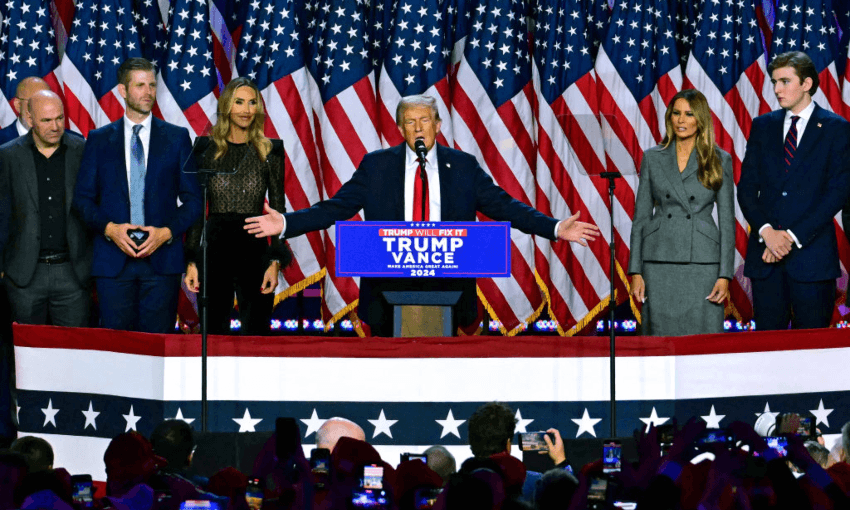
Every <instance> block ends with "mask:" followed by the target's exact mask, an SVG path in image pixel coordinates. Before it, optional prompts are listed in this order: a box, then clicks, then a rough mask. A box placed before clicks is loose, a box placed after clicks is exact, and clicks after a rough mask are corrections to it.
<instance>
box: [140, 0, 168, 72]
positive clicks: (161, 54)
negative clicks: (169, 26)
mask: <svg viewBox="0 0 850 510" xmlns="http://www.w3.org/2000/svg"><path fill="white" fill-rule="evenodd" d="M133 19H134V20H135V21H136V28H137V29H138V33H139V41H140V42H141V44H142V56H143V57H145V58H146V59H148V60H150V61H151V62H153V64H154V66H156V68H157V69H160V68H161V67H162V64H163V62H164V61H165V57H166V54H167V52H168V33H167V32H166V30H165V20H164V18H163V16H162V10H161V9H160V8H159V5H158V4H157V2H156V0H139V3H138V5H137V6H136V9H135V11H134V13H133Z"/></svg>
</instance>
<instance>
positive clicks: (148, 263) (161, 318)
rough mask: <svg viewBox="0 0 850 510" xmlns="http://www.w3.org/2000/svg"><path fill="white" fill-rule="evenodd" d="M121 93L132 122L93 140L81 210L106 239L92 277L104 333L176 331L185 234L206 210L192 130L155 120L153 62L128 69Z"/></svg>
mask: <svg viewBox="0 0 850 510" xmlns="http://www.w3.org/2000/svg"><path fill="white" fill-rule="evenodd" d="M118 92H119V93H120V94H121V96H122V97H123V98H124V101H125V104H126V111H125V115H124V117H123V118H121V119H118V120H117V121H115V122H113V123H112V124H109V125H107V126H104V127H102V128H100V129H96V130H94V131H92V132H91V133H89V137H88V141H87V143H86V149H85V152H84V153H83V159H82V162H81V163H80V173H79V175H78V177H77V187H76V190H75V193H74V208H75V209H76V210H77V212H79V214H80V216H81V217H82V218H83V221H85V222H86V224H87V225H88V226H89V228H91V229H93V230H94V231H95V233H96V234H98V235H97V236H96V237H95V243H94V262H93V264H92V276H93V277H94V278H95V285H96V288H97V294H98V301H99V303H100V315H101V320H102V323H103V326H104V327H107V328H111V329H123V330H131V331H144V332H151V333H168V332H173V331H174V324H175V320H176V316H177V298H178V295H179V292H180V276H181V275H182V273H183V268H184V267H185V264H184V262H183V233H184V232H185V231H186V230H187V229H188V228H189V226H190V225H192V223H193V222H194V221H195V220H196V219H197V218H198V216H199V215H200V214H201V208H202V205H201V192H200V188H199V187H198V183H197V180H196V178H195V163H194V158H192V142H191V140H190V139H189V132H188V131H187V130H186V129H185V128H181V127H178V126H174V125H172V124H168V123H167V122H163V121H161V120H159V119H156V118H154V117H153V116H152V115H151V109H152V108H153V104H154V101H156V75H155V74H154V67H153V64H151V63H150V62H149V61H147V60H145V59H143V58H131V59H128V60H127V61H125V62H124V63H123V64H121V67H120V68H119V70H118ZM178 199H179V205H178Z"/></svg>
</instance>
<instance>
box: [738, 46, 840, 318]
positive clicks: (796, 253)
mask: <svg viewBox="0 0 850 510" xmlns="http://www.w3.org/2000/svg"><path fill="white" fill-rule="evenodd" d="M768 70H769V71H770V76H771V80H772V81H773V91H774V93H775V94H776V98H777V99H778V100H779V105H780V106H782V109H781V110H777V111H774V112H771V113H768V114H765V115H762V116H760V117H757V118H756V119H754V120H753V127H752V130H751V131H750V138H749V140H748V141H747V154H746V156H745V157H744V162H743V164H742V166H741V179H740V182H739V183H738V203H739V204H740V205H741V212H743V213H744V217H745V218H746V219H747V222H748V223H749V224H750V230H751V232H750V239H749V243H748V245H747V258H746V261H745V265H744V275H745V276H747V277H749V278H750V280H751V281H752V285H753V308H754V310H753V311H754V318H755V321H756V328H758V329H759V330H773V329H785V328H787V327H788V322H789V321H792V325H793V327H794V328H825V327H827V326H829V322H830V319H831V317H832V310H833V307H834V305H835V279H836V278H838V276H840V269H839V265H838V247H837V243H836V237H835V228H834V226H833V221H832V219H833V217H834V216H835V215H836V214H837V213H838V212H839V211H840V210H841V207H842V206H843V205H844V203H845V200H846V199H847V195H848V191H850V123H848V122H847V121H846V120H844V119H842V118H841V117H839V116H838V115H835V114H833V113H830V112H828V111H826V110H824V109H823V108H821V107H820V106H818V105H817V104H815V103H814V101H812V95H813V94H814V93H815V91H817V88H818V74H817V71H816V69H815V65H814V63H813V62H812V60H811V58H809V56H808V55H806V54H805V53H803V52H799V51H797V52H789V53H783V54H781V55H777V56H776V57H775V58H774V59H773V61H771V63H770V65H769V67H768Z"/></svg>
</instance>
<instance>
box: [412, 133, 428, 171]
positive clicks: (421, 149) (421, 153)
mask: <svg viewBox="0 0 850 510" xmlns="http://www.w3.org/2000/svg"><path fill="white" fill-rule="evenodd" d="M413 147H414V149H416V155H417V156H418V157H419V166H420V167H422V168H425V156H426V155H427V154H428V149H427V148H426V147H425V141H424V140H422V139H421V138H417V139H416V141H415V142H413Z"/></svg>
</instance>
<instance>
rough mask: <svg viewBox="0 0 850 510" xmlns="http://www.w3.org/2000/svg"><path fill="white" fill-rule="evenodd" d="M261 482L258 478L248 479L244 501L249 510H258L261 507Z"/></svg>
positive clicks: (262, 493) (262, 494) (262, 492)
mask: <svg viewBox="0 0 850 510" xmlns="http://www.w3.org/2000/svg"><path fill="white" fill-rule="evenodd" d="M263 496H264V491H263V481H262V480H260V479H259V478H250V479H249V480H248V487H246V488H245V501H247V502H248V508H249V509H250V510H260V509H261V508H262V507H263Z"/></svg>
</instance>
